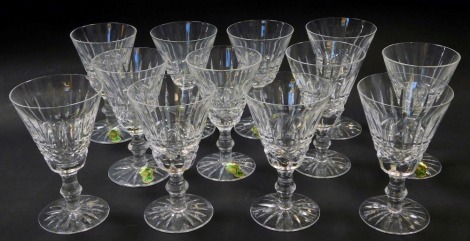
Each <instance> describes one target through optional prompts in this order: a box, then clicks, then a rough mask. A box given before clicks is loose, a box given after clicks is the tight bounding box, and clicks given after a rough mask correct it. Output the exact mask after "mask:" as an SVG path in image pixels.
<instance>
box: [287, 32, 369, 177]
mask: <svg viewBox="0 0 470 241" xmlns="http://www.w3.org/2000/svg"><path fill="white" fill-rule="evenodd" d="M365 55H366V52H365V51H364V50H363V49H362V48H361V47H358V46H356V45H352V44H349V43H346V42H338V41H332V40H318V41H316V40H315V41H306V42H300V43H297V44H294V45H291V46H289V47H288V48H287V50H286V56H287V60H288V63H289V65H290V68H291V69H292V72H295V73H296V74H297V75H302V74H313V75H318V76H319V77H322V78H325V79H328V80H329V81H330V82H331V84H332V86H333V94H332V95H331V100H330V103H329V104H328V107H327V108H326V110H325V112H323V116H322V118H321V120H320V123H319V126H318V127H317V131H316V133H315V140H314V142H313V144H314V146H315V149H312V150H309V151H308V152H307V154H306V155H307V156H306V158H305V160H304V162H303V164H302V166H300V167H299V168H298V169H297V171H298V172H300V173H302V174H304V175H307V176H309V177H315V178H333V177H337V176H340V175H343V174H345V173H346V172H347V171H349V169H350V168H351V162H350V161H349V159H348V158H347V157H346V156H345V155H343V154H341V153H339V152H336V151H332V150H329V149H328V148H329V147H330V145H331V141H330V138H329V131H330V129H331V128H332V127H333V126H334V124H335V123H336V122H337V121H338V119H339V117H340V116H341V113H342V112H343V110H344V104H345V103H346V101H347V99H348V97H349V94H350V92H351V89H352V87H353V85H354V81H355V79H356V77H357V74H358V72H359V69H360V67H361V65H362V61H363V60H364V57H365Z"/></svg>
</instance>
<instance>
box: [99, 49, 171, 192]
mask: <svg viewBox="0 0 470 241" xmlns="http://www.w3.org/2000/svg"><path fill="white" fill-rule="evenodd" d="M92 67H93V69H94V71H95V74H96V79H97V80H98V81H100V82H101V84H102V85H103V91H104V93H105V94H106V96H107V97H108V101H109V103H110V105H111V107H112V108H113V111H114V113H115V114H116V117H117V119H118V121H119V124H120V125H121V126H123V127H124V128H126V130H127V131H128V132H129V134H131V136H132V140H131V142H130V143H129V146H128V147H129V150H130V151H131V152H132V156H129V157H125V158H123V159H121V160H119V161H117V162H115V163H114V164H113V165H111V167H110V168H109V170H108V176H109V178H110V179H111V180H112V181H113V182H115V183H116V184H119V185H121V186H126V187H145V186H150V185H153V184H156V183H158V182H161V181H163V180H164V179H165V178H167V177H168V174H167V173H166V172H164V171H163V170H160V169H159V168H157V167H156V166H155V160H154V159H153V157H152V155H149V154H146V151H147V149H148V148H149V144H148V143H147V141H146V140H145V137H144V133H143V129H142V124H141V123H140V121H139V120H138V119H137V116H136V115H135V113H134V111H133V109H132V108H131V106H130V103H129V102H130V101H129V98H128V97H127V90H128V88H129V86H130V85H132V84H133V83H135V82H137V81H139V80H142V79H144V78H148V77H152V76H157V75H162V74H163V73H164V72H165V67H166V63H165V60H164V59H163V58H162V56H161V55H160V54H159V53H158V51H157V49H155V48H143V47H140V48H137V47H134V48H121V49H115V50H110V51H106V52H104V53H101V54H99V55H97V56H96V57H95V58H93V60H92ZM156 80H158V78H156ZM156 84H158V83H156ZM148 172H150V174H151V175H150V176H149V175H146V174H145V175H143V176H142V173H148Z"/></svg>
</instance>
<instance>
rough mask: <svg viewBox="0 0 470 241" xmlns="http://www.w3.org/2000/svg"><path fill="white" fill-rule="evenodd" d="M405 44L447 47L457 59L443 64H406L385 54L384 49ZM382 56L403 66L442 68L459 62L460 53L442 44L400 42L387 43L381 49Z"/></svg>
mask: <svg viewBox="0 0 470 241" xmlns="http://www.w3.org/2000/svg"><path fill="white" fill-rule="evenodd" d="M407 44H420V45H424V44H428V45H432V46H435V47H439V48H442V49H448V50H450V51H451V52H453V53H454V54H455V55H456V56H457V59H455V60H454V61H452V62H451V63H448V64H443V65H416V64H407V63H403V62H399V61H397V60H393V59H391V58H390V57H388V56H386V54H385V51H386V50H388V49H389V48H392V47H394V46H397V45H407ZM382 56H383V58H384V60H388V61H390V62H393V63H396V64H399V65H403V66H409V67H418V68H443V67H449V66H452V65H457V64H458V63H459V62H460V59H461V55H460V53H459V52H457V51H456V50H454V49H452V48H449V47H447V46H444V45H440V44H435V43H429V42H400V43H394V44H390V45H388V46H386V47H385V48H383V49H382Z"/></svg>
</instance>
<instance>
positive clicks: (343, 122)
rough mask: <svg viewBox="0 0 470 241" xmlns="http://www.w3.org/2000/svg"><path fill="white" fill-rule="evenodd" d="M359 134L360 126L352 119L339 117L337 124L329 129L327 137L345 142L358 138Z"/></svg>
mask: <svg viewBox="0 0 470 241" xmlns="http://www.w3.org/2000/svg"><path fill="white" fill-rule="evenodd" d="M361 132H362V127H361V124H359V123H358V122H357V121H355V120H353V119H350V118H347V117H341V118H340V119H339V121H338V123H337V124H336V125H334V126H333V127H332V128H331V129H330V132H329V133H328V137H329V138H330V139H331V140H347V139H351V138H353V137H356V136H358V135H359V134H361Z"/></svg>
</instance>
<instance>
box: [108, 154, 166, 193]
mask: <svg viewBox="0 0 470 241" xmlns="http://www.w3.org/2000/svg"><path fill="white" fill-rule="evenodd" d="M145 158H146V159H147V165H146V167H148V168H150V169H151V171H153V172H152V175H153V178H144V177H142V175H141V174H140V172H141V171H142V167H141V166H135V165H134V158H133V157H132V156H130V157H126V158H123V159H121V160H119V161H117V162H115V163H114V164H113V165H111V167H110V168H109V170H108V176H109V178H110V179H111V181H113V182H114V183H116V184H118V185H121V186H125V187H147V186H151V185H154V184H156V183H159V182H161V181H163V180H165V179H166V178H167V177H168V173H167V172H165V171H163V170H161V169H160V168H158V167H157V166H156V164H155V160H154V159H153V156H152V155H148V154H147V155H145Z"/></svg>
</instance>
